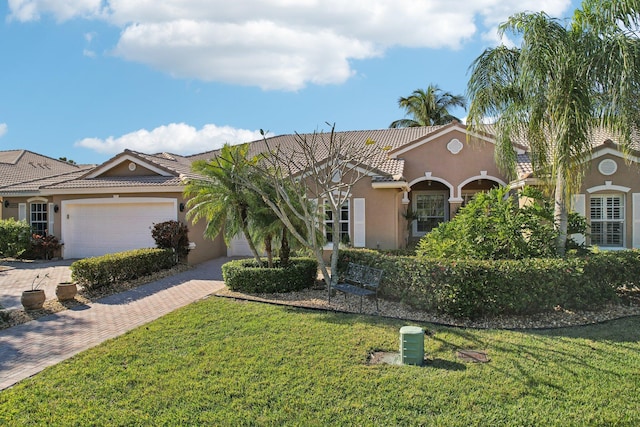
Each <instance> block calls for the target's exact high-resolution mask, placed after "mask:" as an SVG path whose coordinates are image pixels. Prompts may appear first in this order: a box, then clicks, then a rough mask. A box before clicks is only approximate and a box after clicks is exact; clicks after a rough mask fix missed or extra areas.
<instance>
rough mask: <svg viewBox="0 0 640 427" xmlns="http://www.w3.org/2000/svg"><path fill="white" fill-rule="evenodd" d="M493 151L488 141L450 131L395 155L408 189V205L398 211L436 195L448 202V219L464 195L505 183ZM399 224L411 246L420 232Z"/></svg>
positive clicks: (451, 216) (460, 132) (458, 206)
mask: <svg viewBox="0 0 640 427" xmlns="http://www.w3.org/2000/svg"><path fill="white" fill-rule="evenodd" d="M454 140H457V141H454ZM456 146H457V147H456ZM494 152H495V145H494V144H493V143H492V142H489V141H485V140H479V141H473V142H470V143H469V142H467V135H466V133H464V132H462V131H460V130H458V129H454V130H452V131H451V132H447V133H444V134H442V135H439V136H438V137H436V138H433V139H431V140H428V141H426V142H424V143H423V144H415V145H414V147H413V148H412V149H410V150H408V151H405V152H403V153H400V154H398V157H399V158H403V159H404V160H405V169H404V176H405V180H406V181H407V183H408V184H409V185H410V186H411V191H410V192H409V193H408V194H407V198H408V199H409V203H408V205H405V206H404V207H403V208H402V211H405V210H406V209H408V208H409V209H413V207H414V198H415V196H416V195H417V194H420V193H438V192H440V193H443V194H445V197H446V200H447V201H448V208H447V209H446V212H445V215H446V220H450V219H451V218H453V217H454V216H455V215H456V213H457V211H458V209H459V208H460V207H461V206H462V204H463V201H464V199H463V195H465V194H466V193H467V192H469V193H475V192H478V191H486V190H488V189H490V188H492V187H495V186H498V185H502V184H506V183H507V182H508V181H507V179H506V177H505V176H504V175H503V174H502V173H501V172H500V171H499V170H498V167H497V166H496V164H495V160H494ZM403 222H404V223H405V224H406V226H405V227H404V230H407V229H408V233H407V231H404V233H405V234H408V236H409V238H408V241H409V242H411V243H414V242H415V241H417V239H418V238H419V237H420V236H421V233H414V230H413V229H412V227H410V225H411V224H407V223H406V221H404V219H403Z"/></svg>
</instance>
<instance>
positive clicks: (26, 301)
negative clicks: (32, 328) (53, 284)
mask: <svg viewBox="0 0 640 427" xmlns="http://www.w3.org/2000/svg"><path fill="white" fill-rule="evenodd" d="M45 299H46V297H45V295H44V289H36V290H31V289H30V290H28V291H22V297H21V298H20V302H21V303H22V306H23V307H24V309H25V310H38V309H41V308H42V306H43V305H44V301H45Z"/></svg>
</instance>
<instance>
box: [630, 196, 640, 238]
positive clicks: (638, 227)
mask: <svg viewBox="0 0 640 427" xmlns="http://www.w3.org/2000/svg"><path fill="white" fill-rule="evenodd" d="M631 206H632V213H631V227H633V228H632V230H631V231H632V238H631V245H632V247H633V248H640V193H633V194H632V195H631Z"/></svg>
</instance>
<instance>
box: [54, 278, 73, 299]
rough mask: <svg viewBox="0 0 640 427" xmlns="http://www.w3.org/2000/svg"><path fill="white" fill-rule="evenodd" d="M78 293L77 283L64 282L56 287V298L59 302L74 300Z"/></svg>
mask: <svg viewBox="0 0 640 427" xmlns="http://www.w3.org/2000/svg"><path fill="white" fill-rule="evenodd" d="M77 292H78V288H77V287H76V284H75V283H72V282H62V283H58V286H56V296H57V297H58V301H67V300H70V299H73V298H74V297H75V296H76V293H77Z"/></svg>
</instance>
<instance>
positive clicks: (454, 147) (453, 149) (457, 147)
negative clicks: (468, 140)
mask: <svg viewBox="0 0 640 427" xmlns="http://www.w3.org/2000/svg"><path fill="white" fill-rule="evenodd" d="M463 147H464V146H463V145H462V142H460V141H459V140H458V139H457V138H453V139H452V140H451V141H449V143H448V144H447V150H449V152H450V153H451V154H458V153H459V152H461V151H462V148H463Z"/></svg>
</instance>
